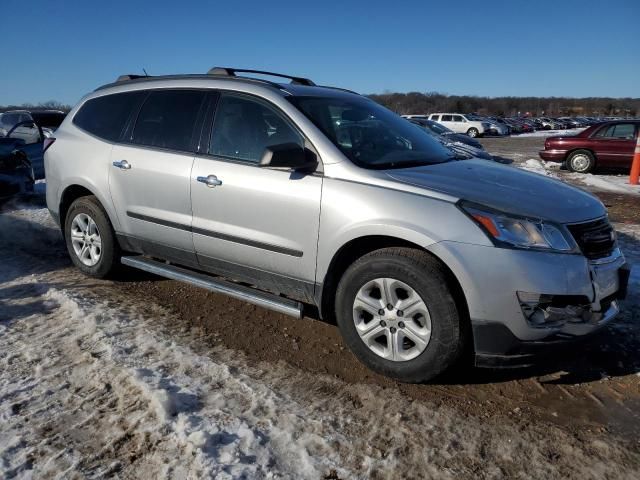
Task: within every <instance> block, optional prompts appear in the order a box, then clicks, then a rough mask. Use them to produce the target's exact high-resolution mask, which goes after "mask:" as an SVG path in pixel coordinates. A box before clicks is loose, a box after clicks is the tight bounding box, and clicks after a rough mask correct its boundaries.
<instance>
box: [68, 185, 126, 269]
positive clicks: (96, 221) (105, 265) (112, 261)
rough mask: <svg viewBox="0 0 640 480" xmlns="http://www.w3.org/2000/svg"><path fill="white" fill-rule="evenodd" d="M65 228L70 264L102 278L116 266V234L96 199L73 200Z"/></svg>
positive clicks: (82, 198)
mask: <svg viewBox="0 0 640 480" xmlns="http://www.w3.org/2000/svg"><path fill="white" fill-rule="evenodd" d="M64 228H65V231H64V233H65V240H66V243H67V250H68V252H69V255H70V256H71V261H72V262H73V264H74V265H75V266H76V267H78V268H79V269H80V270H81V271H82V272H83V273H84V274H86V275H89V276H92V277H96V278H104V277H106V276H108V275H109V274H110V273H112V272H113V271H114V270H115V269H116V268H117V267H118V265H119V263H118V262H119V261H120V251H119V248H118V244H117V242H116V239H115V234H114V232H113V228H112V226H111V222H110V221H109V217H108V216H107V213H106V212H105V211H104V209H103V208H102V205H100V202H99V201H98V199H97V198H96V197H94V196H87V197H81V198H78V199H77V200H75V201H74V202H73V203H72V204H71V206H70V207H69V211H68V212H67V216H66V219H65V227H64Z"/></svg>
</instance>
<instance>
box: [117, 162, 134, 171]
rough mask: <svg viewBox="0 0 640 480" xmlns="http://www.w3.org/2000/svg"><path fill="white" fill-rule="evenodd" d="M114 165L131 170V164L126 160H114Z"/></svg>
mask: <svg viewBox="0 0 640 480" xmlns="http://www.w3.org/2000/svg"><path fill="white" fill-rule="evenodd" d="M113 166H114V167H118V168H120V169H122V170H129V169H130V168H131V164H130V163H129V162H127V161H126V160H120V161H119V162H113Z"/></svg>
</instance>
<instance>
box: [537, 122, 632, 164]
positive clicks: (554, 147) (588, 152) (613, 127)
mask: <svg viewBox="0 0 640 480" xmlns="http://www.w3.org/2000/svg"><path fill="white" fill-rule="evenodd" d="M638 130H640V120H616V121H614V122H604V123H599V124H597V125H593V126H591V127H589V128H587V129H586V130H584V131H582V132H580V133H579V134H578V135H574V136H566V137H563V136H559V137H549V138H547V139H546V140H545V142H544V150H541V151H540V157H541V158H542V159H543V160H547V161H551V162H566V165H567V168H568V169H569V170H571V171H572V172H579V173H588V172H591V171H592V170H593V169H594V168H595V167H596V166H598V167H618V168H631V161H632V159H633V152H634V149H635V145H636V139H637V138H638Z"/></svg>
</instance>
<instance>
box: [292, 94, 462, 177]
mask: <svg viewBox="0 0 640 480" xmlns="http://www.w3.org/2000/svg"><path fill="white" fill-rule="evenodd" d="M288 98H289V100H290V101H291V102H292V103H293V104H294V105H296V107H297V108H298V109H299V110H300V111H301V112H302V113H304V114H305V115H306V116H307V117H308V118H309V119H310V120H311V121H312V122H313V123H314V124H315V125H316V126H317V127H318V128H319V129H321V130H322V131H323V132H324V134H325V135H326V136H327V137H328V138H329V139H330V140H331V141H332V142H333V143H334V144H335V145H336V146H337V147H338V148H339V149H340V150H341V151H342V153H344V154H345V156H346V157H347V158H349V159H350V160H351V161H352V162H353V163H355V164H356V165H358V166H360V167H363V168H370V169H384V168H405V167H412V166H418V165H432V164H436V163H442V162H447V161H449V160H452V159H453V158H454V155H453V153H452V152H451V151H450V150H448V149H447V148H445V147H444V146H443V145H442V144H441V143H440V142H438V141H437V140H435V139H434V138H433V137H432V136H431V135H429V134H428V133H426V132H425V131H424V130H423V129H422V128H420V127H418V126H417V125H413V124H412V123H411V122H408V121H407V120H406V119H404V118H402V117H400V116H398V115H396V114H395V113H393V112H391V111H389V110H387V109H386V108H384V107H382V106H380V105H378V104H377V103H375V102H374V101H372V100H369V99H367V98H364V97H356V96H354V97H352V98H350V97H348V98H345V97H341V98H339V97H288Z"/></svg>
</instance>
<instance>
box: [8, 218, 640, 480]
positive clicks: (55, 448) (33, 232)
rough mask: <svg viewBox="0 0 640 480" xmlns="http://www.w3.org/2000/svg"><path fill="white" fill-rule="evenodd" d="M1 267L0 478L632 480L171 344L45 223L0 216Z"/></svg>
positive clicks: (569, 444)
mask: <svg viewBox="0 0 640 480" xmlns="http://www.w3.org/2000/svg"><path fill="white" fill-rule="evenodd" d="M626 228H628V231H627V232H626V234H627V235H630V236H633V238H635V239H637V240H640V231H636V230H633V228H634V227H632V226H628V227H626ZM629 238H632V237H629ZM636 243H637V242H636ZM0 265H1V266H2V268H1V269H0V425H1V426H2V427H1V429H0V478H5V477H6V478H43V477H46V478H87V477H88V478H99V477H109V476H116V477H119V478H202V477H209V478H220V479H225V478H251V479H260V478H273V479H276V478H295V479H307V478H308V479H319V478H342V479H352V478H363V479H365V478H366V479H368V478H373V479H383V478H389V479H395V478H477V476H478V474H479V473H480V472H482V475H483V476H485V477H495V478H498V477H505V476H507V477H512V478H513V477H521V478H524V477H526V478H544V479H546V478H558V477H573V478H580V479H585V478H603V477H608V478H637V477H636V476H635V475H636V474H637V471H636V467H637V465H639V464H640V457H639V456H638V454H637V452H633V451H630V450H628V449H627V448H625V447H624V446H623V445H622V444H618V443H617V441H616V440H615V439H614V438H608V437H593V439H591V440H586V441H585V440H580V439H577V438H576V437H574V436H573V435H571V434H569V433H565V432H564V431H563V430H560V429H558V428H556V427H553V426H549V425H536V424H534V423H528V424H526V425H520V424H516V423H514V422H516V420H512V419H510V418H506V417H500V418H485V419H480V418H474V417H468V416H461V415H460V414H459V413H458V412H457V411H455V410H453V409H450V408H445V407H441V406H436V405H430V404H428V403H424V402H418V401H411V400H409V399H407V398H405V397H404V396H402V395H401V394H399V393H398V392H397V391H395V390H389V389H382V388H380V387H376V386H370V385H348V384H343V383H341V382H339V381H337V380H335V379H333V378H329V377H323V376H314V377H313V378H310V377H309V374H307V373H305V372H303V371H299V370H297V369H294V368H292V367H289V366H286V365H284V364H277V365H273V364H259V365H252V364H248V363H247V362H246V361H245V359H244V358H243V357H242V355H240V354H238V353H237V352H233V351H230V350H227V349H225V348H222V347H211V346H209V345H201V344H200V343H198V339H197V332H184V334H183V335H176V332H175V322H173V321H172V316H171V313H170V312H168V311H166V310H164V309H162V308H161V307H159V306H157V305H154V304H152V303H150V302H148V301H141V300H140V299H136V298H130V297H128V296H124V295H123V294H122V293H120V290H118V289H114V288H113V286H112V285H111V284H110V283H109V282H106V281H96V280H92V279H88V278H86V277H83V276H82V275H80V274H79V273H78V272H77V271H76V270H74V269H72V268H70V267H69V264H68V260H67V258H66V253H65V251H64V249H63V246H62V242H61V239H60V235H59V233H58V231H57V230H55V229H54V228H52V224H51V221H50V219H49V217H48V213H47V211H46V209H40V208H21V209H17V210H14V211H12V212H9V213H4V214H0ZM634 271H635V270H634ZM634 279H636V280H637V276H636V275H635V274H634ZM170 327H171V328H174V330H172V329H171V328H170ZM621 465H627V467H623V466H621ZM629 465H631V466H630V467H629ZM634 466H635V467H634Z"/></svg>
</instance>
